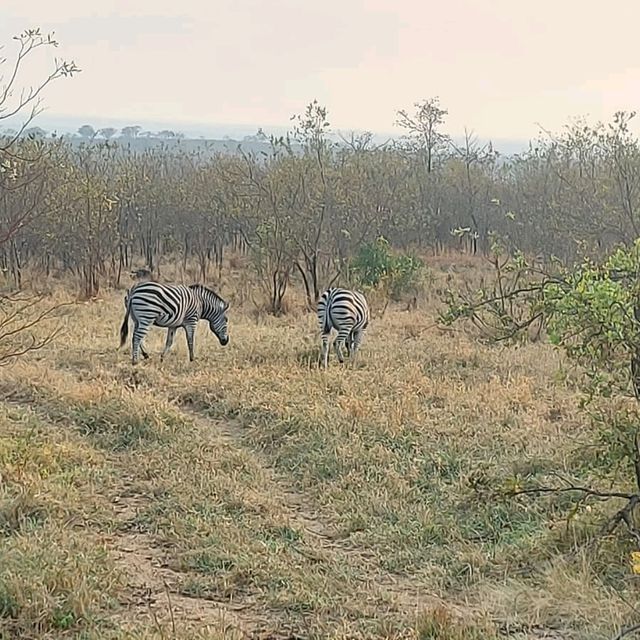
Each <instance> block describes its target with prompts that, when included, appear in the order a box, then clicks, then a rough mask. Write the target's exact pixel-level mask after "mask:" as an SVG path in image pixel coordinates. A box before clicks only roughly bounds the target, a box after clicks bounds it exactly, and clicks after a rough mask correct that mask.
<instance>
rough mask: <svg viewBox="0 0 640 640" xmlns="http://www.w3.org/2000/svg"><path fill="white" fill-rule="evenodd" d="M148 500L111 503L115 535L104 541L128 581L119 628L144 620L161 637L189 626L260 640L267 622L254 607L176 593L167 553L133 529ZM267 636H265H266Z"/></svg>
mask: <svg viewBox="0 0 640 640" xmlns="http://www.w3.org/2000/svg"><path fill="white" fill-rule="evenodd" d="M151 500H152V498H151V497H150V496H145V495H141V494H136V493H134V492H127V491H125V492H124V495H121V496H119V497H118V498H117V500H116V501H115V502H114V508H115V513H116V519H117V522H118V523H120V526H119V527H118V529H117V531H116V532H115V533H114V534H113V536H111V538H110V539H109V540H108V542H109V543H110V546H111V548H112V552H113V556H114V558H115V562H116V565H117V566H118V567H119V569H120V570H121V572H122V574H123V575H124V576H126V582H127V587H128V588H127V597H126V600H125V601H123V602H122V604H123V605H124V607H125V610H124V611H123V615H121V616H120V623H121V624H122V626H123V628H125V629H126V627H127V624H128V623H129V621H131V620H135V622H136V624H139V623H140V621H141V620H146V621H147V622H148V624H149V625H150V626H152V627H156V629H157V630H158V632H159V633H161V635H162V636H164V635H165V634H166V635H167V636H168V637H171V632H172V633H173V634H174V635H175V628H176V626H180V627H181V628H184V626H185V623H186V624H187V625H189V624H192V625H194V626H196V627H197V628H198V629H200V630H205V629H207V628H210V629H211V630H214V629H215V630H216V631H218V632H221V631H223V632H224V633H225V637H226V636H227V635H228V637H229V638H263V637H265V635H264V634H265V633H267V634H268V629H269V627H270V624H269V620H268V619H267V618H266V617H265V618H263V617H261V616H260V615H259V612H258V611H257V610H256V607H255V602H252V601H250V600H247V599H244V600H243V601H242V602H239V603H237V604H235V603H233V602H222V601H220V602H216V601H213V600H211V599H209V598H198V597H188V596H185V595H182V594H181V593H180V589H179V585H180V581H181V578H182V577H183V576H181V574H179V573H178V572H176V571H173V570H172V569H170V568H169V567H168V566H167V552H166V551H165V550H163V549H162V548H160V547H159V546H158V545H157V543H156V541H155V540H154V539H153V537H152V536H150V535H148V534H145V533H140V532H137V531H135V529H134V528H133V527H132V526H131V525H132V523H133V522H134V521H135V519H136V516H137V515H138V513H139V512H140V511H141V510H143V509H144V508H145V507H146V506H148V505H149V503H150V502H151ZM266 637H268V635H267V636H266Z"/></svg>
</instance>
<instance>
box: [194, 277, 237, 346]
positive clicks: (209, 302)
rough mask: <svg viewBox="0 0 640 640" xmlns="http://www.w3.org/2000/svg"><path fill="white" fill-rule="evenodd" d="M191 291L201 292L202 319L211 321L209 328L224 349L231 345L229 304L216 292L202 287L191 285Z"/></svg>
mask: <svg viewBox="0 0 640 640" xmlns="http://www.w3.org/2000/svg"><path fill="white" fill-rule="evenodd" d="M190 288H191V289H194V290H196V291H198V292H199V294H200V296H201V297H202V318H203V319H206V320H208V321H209V328H210V329H211V331H212V332H213V333H214V334H215V336H216V337H217V338H218V340H219V342H220V344H221V345H222V346H223V347H224V346H225V345H227V344H229V333H228V331H227V309H229V303H228V302H225V301H224V300H223V299H222V298H221V297H220V296H219V295H218V294H217V293H216V292H215V291H212V290H211V289H209V288H207V287H205V286H203V285H200V284H196V285H190Z"/></svg>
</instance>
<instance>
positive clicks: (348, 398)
mask: <svg viewBox="0 0 640 640" xmlns="http://www.w3.org/2000/svg"><path fill="white" fill-rule="evenodd" d="M452 270H456V267H455V265H448V266H439V267H438V268H437V269H436V270H435V271H434V273H436V277H435V278H434V279H433V280H432V283H431V285H430V288H431V294H430V293H429V291H428V292H427V293H426V294H425V296H424V297H423V298H422V299H421V300H419V304H418V308H417V309H416V310H411V311H407V310H406V309H405V306H403V305H400V304H397V305H393V304H392V305H390V306H389V307H387V308H386V311H385V313H384V314H383V315H382V314H381V308H382V307H381V306H378V307H377V308H376V309H375V313H374V319H373V322H372V324H371V327H370V329H369V331H368V333H367V334H366V336H365V340H364V344H363V347H362V351H361V353H360V356H359V361H358V363H357V365H356V366H355V367H352V366H350V365H349V364H346V365H344V366H340V365H339V364H338V363H337V362H336V360H335V356H334V354H333V353H332V354H331V356H332V357H331V360H330V367H329V370H328V371H327V372H324V371H322V370H320V369H318V367H317V366H316V359H317V355H318V351H319V340H318V331H317V327H316V320H315V317H314V314H312V313H308V312H306V311H304V310H303V307H302V303H301V304H300V305H299V307H295V305H292V306H293V308H291V309H290V310H289V313H288V314H287V315H285V316H283V317H273V316H270V315H267V314H264V313H259V312H257V311H256V309H255V308H254V307H253V306H252V304H251V303H249V302H246V303H244V304H240V303H238V304H237V305H235V306H234V304H233V299H234V298H233V292H232V291H233V287H231V285H230V284H229V282H227V283H226V285H225V283H223V284H222V286H221V288H220V291H221V293H222V294H223V295H226V296H227V297H228V298H229V299H231V301H232V307H231V310H230V312H229V322H230V336H231V342H230V344H229V345H228V346H227V347H226V348H222V347H220V345H219V344H218V342H217V340H216V339H215V337H214V336H213V335H212V334H211V333H209V331H208V328H207V327H206V325H205V324H204V323H203V324H202V326H200V327H199V329H198V333H197V335H196V358H197V359H196V361H195V362H194V363H193V364H190V363H189V362H188V358H187V352H186V344H185V340H184V334H183V333H180V335H179V336H178V337H177V339H176V342H175V344H174V348H173V351H172V352H171V354H170V355H169V356H168V358H167V359H166V360H165V362H164V363H162V364H161V363H160V361H159V351H160V350H161V347H162V344H163V340H164V336H165V332H164V331H161V330H159V329H154V330H152V331H151V333H150V335H149V337H148V339H147V345H148V346H149V347H150V351H151V353H152V358H151V359H150V360H149V361H146V362H143V363H141V364H140V365H138V366H137V367H135V368H134V367H132V365H131V363H130V351H129V348H130V347H129V345H127V348H126V349H123V350H120V351H118V349H117V345H118V329H119V326H120V323H121V321H122V315H123V304H122V297H123V291H122V290H120V291H112V292H108V293H105V294H104V295H103V296H102V297H101V298H100V299H99V300H97V301H94V302H90V303H85V304H78V305H76V306H73V307H72V308H71V309H68V310H67V311H65V313H64V314H63V315H61V317H60V318H59V319H58V322H59V323H60V329H61V332H60V333H59V334H58V336H57V337H56V338H55V340H54V341H53V342H51V343H50V344H49V345H47V346H45V347H44V348H42V349H41V350H39V351H35V352H32V353H30V354H29V355H28V356H26V357H25V358H22V359H20V360H19V361H17V362H14V363H13V364H11V365H10V366H6V367H4V368H3V369H2V370H0V399H1V402H0V419H1V421H2V429H1V430H0V480H1V484H0V536H1V540H2V544H1V545H0V613H1V616H0V637H1V638H7V639H8V638H25V639H36V638H38V639H44V638H78V639H79V638H83V639H85V640H97V639H111V638H140V639H143V638H144V639H147V638H163V639H164V638H167V639H169V638H176V639H181V640H182V639H187V638H216V639H217V638H246V637H254V638H421V639H424V640H426V639H431V638H433V639H435V638H440V639H443V640H471V639H474V640H476V639H477V640H479V639H485V638H488V639H491V638H497V637H509V638H541V637H547V638H586V639H588V638H593V639H596V638H609V637H612V636H613V635H615V632H616V630H617V629H619V628H620V627H621V626H622V625H624V624H628V623H631V622H633V615H634V612H633V604H632V603H633V601H634V598H635V596H634V592H633V590H634V587H636V586H637V585H635V583H634V579H635V578H634V576H633V575H632V572H631V569H630V567H629V561H628V552H629V551H630V546H629V544H628V542H627V541H626V540H625V538H624V536H623V535H622V534H620V537H615V536H610V537H609V538H605V539H602V540H600V541H599V543H598V544H596V545H589V546H584V545H583V544H582V543H584V542H585V540H586V539H587V538H588V536H590V535H592V534H593V533H594V532H596V531H597V528H598V527H599V526H601V523H602V518H603V517H604V516H605V515H608V514H610V513H612V512H613V510H614V509H615V506H616V505H615V504H614V503H611V504H609V503H607V504H598V503H590V504H589V505H586V504H585V505H583V506H582V507H581V508H579V509H578V510H575V511H572V506H573V501H572V500H571V499H570V496H568V495H565V494H561V495H559V496H542V497H531V496H520V497H510V496H508V495H507V492H508V490H509V489H512V488H513V487H514V486H517V485H524V484H527V483H531V482H540V483H544V482H545V481H551V480H552V479H553V478H554V474H561V475H562V476H563V477H572V478H576V479H577V480H579V481H580V482H581V483H584V484H586V483H592V484H596V485H600V486H607V487H608V486H611V485H615V486H617V487H624V486H625V482H627V481H628V482H630V481H631V478H630V477H629V478H628V480H627V476H628V473H627V470H626V469H622V470H620V469H614V470H612V469H610V468H609V466H608V464H607V462H606V459H604V460H603V455H604V454H603V450H602V449H601V446H600V445H599V441H598V437H597V429H596V428H595V427H594V426H593V423H592V421H590V419H589V417H588V416H587V414H586V412H585V411H582V410H580V409H579V408H578V407H579V402H580V399H581V396H580V393H579V390H578V389H577V388H576V382H575V380H577V378H575V376H574V374H573V373H572V371H571V370H570V369H569V368H568V366H567V365H566V364H565V363H564V362H563V361H562V359H561V357H560V356H559V355H558V354H557V353H556V352H555V351H554V350H553V349H552V347H551V346H550V345H548V344H544V343H542V342H538V343H531V344H527V345H525V346H523V347H521V348H518V349H512V348H507V347H496V346H484V345H483V344H481V343H480V342H478V341H477V340H475V339H474V337H473V336H472V335H471V334H468V333H465V332H462V331H443V330H441V329H438V328H437V327H436V326H435V324H434V320H435V317H436V306H437V304H436V296H435V295H434V294H433V290H435V288H437V286H438V282H439V281H441V280H442V279H443V278H444V277H445V273H446V272H450V271H452ZM458 270H459V269H458ZM56 295H59V296H61V298H62V297H63V294H62V293H59V294H56ZM300 300H302V296H301V297H300ZM42 330H44V327H43V328H42ZM599 402H600V405H599V407H600V410H601V411H605V412H606V411H607V410H608V408H607V404H606V402H607V401H604V400H603V401H599ZM605 457H606V456H605ZM550 479H551V480H550ZM628 603H631V604H628Z"/></svg>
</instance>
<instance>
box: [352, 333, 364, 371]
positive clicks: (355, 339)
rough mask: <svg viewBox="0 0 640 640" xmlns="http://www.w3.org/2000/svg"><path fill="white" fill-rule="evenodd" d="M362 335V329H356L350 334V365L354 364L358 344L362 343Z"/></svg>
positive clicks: (358, 347)
mask: <svg viewBox="0 0 640 640" xmlns="http://www.w3.org/2000/svg"><path fill="white" fill-rule="evenodd" d="M363 335H364V331H363V330H362V329H356V330H355V331H354V332H353V333H352V334H351V341H352V342H351V353H352V354H353V360H352V364H353V365H354V366H355V364H356V356H357V355H358V351H359V350H360V344H361V343H362V337H363Z"/></svg>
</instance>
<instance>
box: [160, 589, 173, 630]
mask: <svg viewBox="0 0 640 640" xmlns="http://www.w3.org/2000/svg"><path fill="white" fill-rule="evenodd" d="M162 584H163V585H164V592H165V593H166V594H167V602H168V603H169V616H171V631H172V633H173V637H174V638H175V637H176V621H175V618H174V616H173V605H172V604H171V596H170V595H169V585H167V581H166V580H163V581H162Z"/></svg>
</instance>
